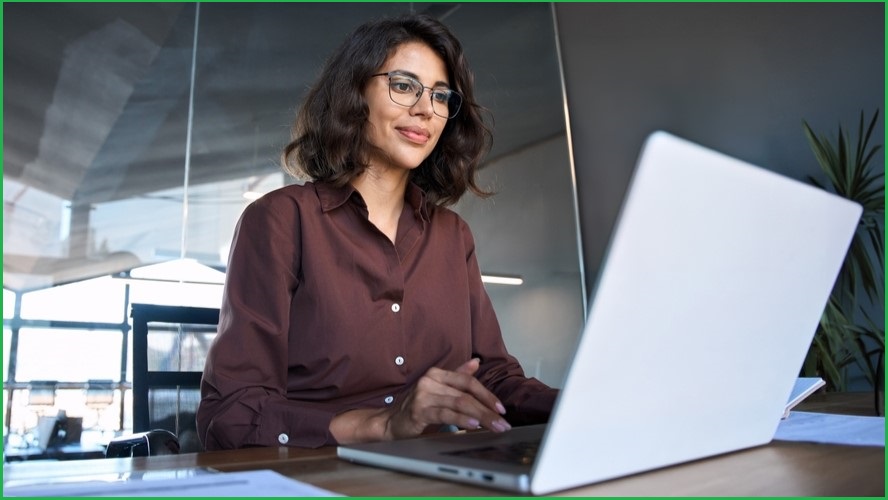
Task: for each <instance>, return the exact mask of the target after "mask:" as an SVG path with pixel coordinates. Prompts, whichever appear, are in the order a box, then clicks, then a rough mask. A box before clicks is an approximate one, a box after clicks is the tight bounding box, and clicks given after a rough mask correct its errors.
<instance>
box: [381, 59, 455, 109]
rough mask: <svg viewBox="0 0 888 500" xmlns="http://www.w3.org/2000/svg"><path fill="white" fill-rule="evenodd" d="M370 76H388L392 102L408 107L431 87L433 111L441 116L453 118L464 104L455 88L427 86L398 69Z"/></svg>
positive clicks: (430, 94)
mask: <svg viewBox="0 0 888 500" xmlns="http://www.w3.org/2000/svg"><path fill="white" fill-rule="evenodd" d="M370 76H386V77H388V79H389V86H388V87H389V97H390V98H391V99H392V102H394V103H395V104H399V105H401V106H406V107H408V108H410V107H413V106H414V105H415V104H416V103H418V102H419V99H420V98H422V92H423V91H424V90H425V89H429V99H430V100H431V101H432V111H433V112H434V113H435V114H436V115H438V116H440V117H441V118H448V119H450V118H453V117H454V116H456V114H457V113H459V107H460V106H462V96H461V95H459V94H458V93H457V92H456V91H455V90H450V89H447V88H432V87H426V86H424V85H423V84H421V83H419V80H417V79H416V78H413V77H410V76H407V75H405V74H403V73H400V72H398V71H389V72H388V73H378V74H375V75H370Z"/></svg>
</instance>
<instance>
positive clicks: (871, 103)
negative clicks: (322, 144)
mask: <svg viewBox="0 0 888 500" xmlns="http://www.w3.org/2000/svg"><path fill="white" fill-rule="evenodd" d="M3 9H4V16H3V22H4V41H3V43H4V82H3V89H4V91H3V92H4V96H3V98H4V117H3V118H4V119H3V128H4V130H3V133H4V150H3V196H4V212H3V214H4V220H3V228H4V234H3V247H4V248H3V252H4V259H3V262H4V270H3V283H4V292H3V308H4V333H3V341H4V344H3V354H4V355H3V377H4V378H3V401H4V443H6V444H7V445H11V446H19V447H27V446H29V445H31V444H33V443H34V442H36V436H35V434H34V431H35V428H36V423H37V421H38V418H39V417H40V416H41V415H51V414H54V413H56V412H58V411H59V410H65V412H66V413H67V415H69V416H75V417H80V418H82V419H83V427H84V433H85V434H84V435H85V436H89V439H93V440H95V441H97V442H101V441H102V440H107V439H108V438H109V437H110V436H114V435H117V434H120V433H125V432H128V431H130V430H131V429H132V356H133V353H132V338H131V325H130V318H129V312H130V307H131V304H133V303H148V304H160V305H188V306H199V307H218V304H219V300H220V297H221V283H222V279H224V272H225V262H226V257H227V251H228V244H229V241H230V238H231V235H232V231H233V227H234V224H235V222H236V220H237V218H238V216H239V214H240V212H241V211H242V210H243V208H244V207H245V206H246V204H248V203H249V202H250V200H251V199H254V198H255V197H256V196H260V195H261V194H262V193H264V192H267V191H269V190H271V189H275V188H277V187H280V186H283V185H285V184H287V183H289V182H291V180H290V179H288V178H287V177H286V176H285V175H284V174H282V173H281V171H280V169H279V168H278V166H277V157H278V153H279V151H280V149H281V147H282V146H283V145H284V144H285V143H286V142H287V140H288V136H289V126H290V123H291V121H292V118H293V116H294V114H295V111H296V110H297V109H298V106H299V102H300V99H301V96H302V94H303V93H304V92H305V91H306V89H307V87H308V86H309V85H310V84H311V83H312V81H313V80H314V78H315V76H316V75H317V73H318V70H319V68H320V65H321V64H322V63H323V61H324V58H325V57H326V56H327V55H328V54H329V53H330V52H331V51H332V50H333V48H334V47H335V46H336V45H338V43H340V42H341V40H342V38H343V37H344V36H345V35H346V34H347V33H348V32H349V31H350V30H351V29H353V28H354V27H355V26H357V25H358V24H360V23H362V22H364V21H365V20H367V19H370V18H373V17H378V16H383V15H391V14H398V13H402V12H410V11H413V12H426V13H429V14H431V15H434V16H437V17H439V18H440V19H442V20H443V21H444V22H445V23H447V24H448V25H449V26H451V27H452V29H453V30H454V32H455V33H456V34H457V36H459V37H460V39H461V40H462V42H463V45H464V48H465V50H466V52H467V56H468V59H469V62H470V64H471V65H472V67H473V69H474V71H475V76H476V86H477V97H478V99H479V101H480V102H481V104H483V105H484V106H486V107H487V108H489V109H490V110H491V113H492V116H493V117H494V121H493V122H492V123H493V125H494V127H493V128H494V143H493V148H492V150H491V152H490V154H489V155H488V158H487V159H486V161H485V163H484V167H483V170H482V172H481V177H482V184H483V185H487V186H490V187H493V188H494V189H495V190H496V191H497V192H498V195H497V196H495V197H493V198H491V199H489V200H479V199H476V198H473V197H471V196H469V197H466V198H465V199H464V200H463V201H462V202H460V204H459V205H458V206H457V207H456V210H457V211H458V212H460V214H461V215H463V217H465V218H466V219H467V221H468V222H469V224H470V225H471V226H472V228H473V230H474V233H475V236H476V239H477V243H478V255H479V261H480V264H481V268H482V272H484V273H485V274H486V275H489V276H490V277H491V278H496V277H505V278H518V280H517V281H518V282H519V283H520V284H498V283H495V282H490V283H488V284H487V290H488V292H489V293H490V295H491V297H492V299H493V302H494V306H495V308H496V310H497V313H498V316H499V319H500V322H501V325H502V327H503V332H504V335H505V338H506V342H507V344H508V346H509V348H510V349H511V350H512V352H513V353H514V354H515V355H516V356H517V357H518V358H519V359H520V360H521V361H522V363H523V365H524V367H525V369H526V371H527V372H528V373H529V374H530V375H532V376H536V377H538V378H540V379H541V380H543V381H545V382H547V383H549V384H552V385H555V386H558V385H559V384H560V382H561V378H562V377H563V375H564V369H565V367H566V365H567V364H568V363H569V361H570V357H571V354H572V349H573V346H574V344H575V342H576V339H577V336H578V334H579V331H580V329H581V327H582V325H583V322H584V313H585V308H586V300H587V299H586V297H587V295H588V294H589V293H590V292H591V288H592V286H593V284H594V280H595V276H596V274H597V271H598V266H599V264H600V261H601V258H602V256H603V253H604V249H605V246H606V244H607V240H608V237H609V234H610V231H611V229H612V227H613V223H614V221H615V219H616V215H617V211H618V209H619V205H620V202H621V200H622V195H623V193H624V191H625V189H626V186H627V184H628V180H629V176H630V174H631V171H632V167H633V166H634V162H635V157H636V155H637V153H638V150H639V148H640V146H641V143H642V141H643V139H644V137H645V136H646V135H647V134H648V133H649V132H651V131H652V130H654V129H666V130H669V131H671V132H673V133H676V134H678V135H683V136H685V137H687V138H689V139H692V140H695V141H697V142H700V143H703V144H705V145H708V146H710V147H713V148H716V149H720V150H722V151H724V152H726V153H729V154H732V155H734V156H737V157H740V158H742V159H744V160H747V161H750V162H753V163H757V164H760V165H762V166H764V167H766V168H770V169H773V170H775V171H778V172H782V173H784V174H787V175H790V176H792V177H795V178H798V179H806V177H807V176H808V175H819V168H818V166H817V163H816V160H815V159H814V157H813V155H812V153H811V152H810V148H809V147H808V145H807V142H806V139H805V137H804V134H803V132H802V128H801V121H802V120H803V119H804V120H807V121H808V122H809V123H811V124H812V126H813V127H815V129H817V130H820V131H823V132H824V133H826V132H829V133H832V132H833V130H834V128H835V126H836V125H837V124H838V123H839V122H841V123H845V124H856V120H857V118H858V116H859V113H860V111H861V110H862V111H866V112H867V113H868V114H869V113H871V111H872V110H874V109H876V108H881V107H882V104H883V103H884V6H883V5H882V4H712V5H709V4H703V5H699V4H664V5H654V4H626V5H622V4H555V5H550V4H544V3H516V4H510V3H495V4H474V3H466V4H458V3H428V4H426V3H380V4H372V3H370V4H368V3H360V4H342V3H337V4H285V3H282V4H278V3H274V4H247V3H243V4H238V3H210V4H200V5H199V6H198V5H197V4H190V3H162V4H150V3H136V4H131V3H126V4H123V3H100V4H78V3H74V4H68V3H61V4H42V3H38V4H28V3H12V4H10V3H7V4H4V6H3ZM562 77H564V78H562ZM565 89H566V93H565ZM568 115H569V116H568ZM852 128H853V127H852ZM875 135H876V137H877V138H879V139H880V140H881V138H883V137H884V127H883V125H882V121H880V122H879V124H878V128H877V131H876V133H875ZM876 161H877V162H879V164H883V158H882V155H881V154H880V155H878V157H877V158H876ZM881 316H884V310H883V311H882V315H881ZM883 329H884V327H883ZM165 347H166V346H164V345H156V346H149V348H150V349H157V350H159V351H160V350H163V349H164V348H165ZM637 368H638V367H627V369H637ZM614 376H619V374H614ZM598 383H606V381H598ZM47 388H49V389H50V390H47ZM90 388H92V389H93V390H92V391H90ZM99 389H103V391H104V392H99ZM41 395H42V397H40V396H41ZM50 396H51V397H50ZM90 433H91V434H90Z"/></svg>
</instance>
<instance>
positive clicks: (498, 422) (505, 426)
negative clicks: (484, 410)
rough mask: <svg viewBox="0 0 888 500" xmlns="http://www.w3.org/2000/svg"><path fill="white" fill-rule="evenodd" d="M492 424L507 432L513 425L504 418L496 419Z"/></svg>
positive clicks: (497, 428)
mask: <svg viewBox="0 0 888 500" xmlns="http://www.w3.org/2000/svg"><path fill="white" fill-rule="evenodd" d="M491 425H493V428H494V429H496V430H497V431H499V432H506V431H507V430H509V429H511V428H512V426H511V425H509V423H508V422H506V421H505V420H502V419H499V420H494V421H493V422H492V423H491Z"/></svg>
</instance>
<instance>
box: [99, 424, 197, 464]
mask: <svg viewBox="0 0 888 500" xmlns="http://www.w3.org/2000/svg"><path fill="white" fill-rule="evenodd" d="M178 454H179V438H177V437H176V435H175V434H173V433H172V432H170V431H167V430H163V429H154V430H152V431H148V432H140V433H138V434H130V435H127V436H121V437H118V438H114V439H112V440H111V442H110V443H108V449H107V450H105V457H106V458H123V457H148V456H157V455H178Z"/></svg>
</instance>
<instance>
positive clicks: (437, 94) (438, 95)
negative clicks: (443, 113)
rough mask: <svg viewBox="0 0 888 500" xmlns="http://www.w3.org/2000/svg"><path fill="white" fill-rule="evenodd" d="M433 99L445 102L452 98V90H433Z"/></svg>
mask: <svg viewBox="0 0 888 500" xmlns="http://www.w3.org/2000/svg"><path fill="white" fill-rule="evenodd" d="M432 100H433V101H435V102H440V103H441V104H445V103H446V102H447V101H449V100H450V92H448V91H446V90H436V91H434V92H432Z"/></svg>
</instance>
